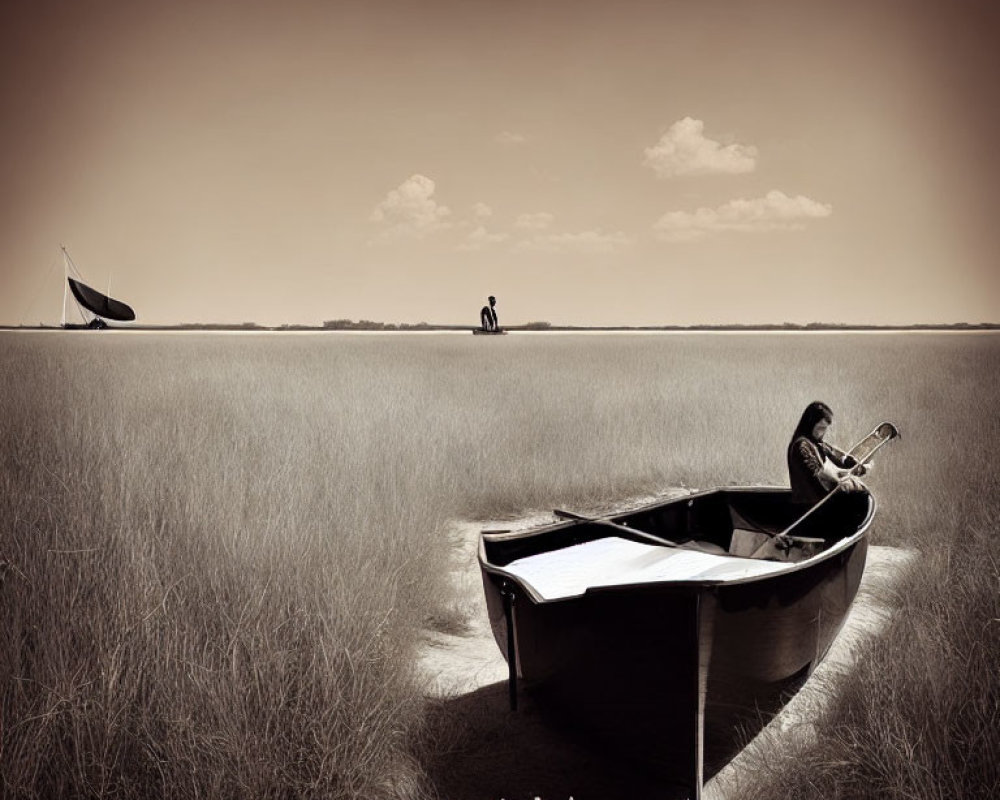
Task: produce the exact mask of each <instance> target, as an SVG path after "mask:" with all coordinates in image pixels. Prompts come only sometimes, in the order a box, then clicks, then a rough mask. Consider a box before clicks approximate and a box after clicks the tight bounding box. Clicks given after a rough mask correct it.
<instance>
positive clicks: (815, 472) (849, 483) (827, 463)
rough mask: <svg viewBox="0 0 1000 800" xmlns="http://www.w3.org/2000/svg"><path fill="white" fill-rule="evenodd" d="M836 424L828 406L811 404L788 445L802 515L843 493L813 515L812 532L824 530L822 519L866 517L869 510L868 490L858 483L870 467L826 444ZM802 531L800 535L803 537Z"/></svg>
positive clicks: (794, 498) (790, 470)
mask: <svg viewBox="0 0 1000 800" xmlns="http://www.w3.org/2000/svg"><path fill="white" fill-rule="evenodd" d="M832 424H833V411H832V410H831V409H830V406H828V405H827V404H826V403H820V402H815V403H810V404H809V405H808V406H806V410H805V411H803V412H802V417H801V419H799V424H798V426H797V427H796V428H795V433H794V434H792V441H791V442H790V443H789V445H788V454H787V455H788V478H789V482H790V483H791V486H792V504H793V506H795V507H796V508H797V509H798V511H799V515H801V514H803V513H805V512H806V511H808V510H809V509H810V508H811V507H812V506H815V505H816V504H817V503H819V502H820V501H821V500H823V498H825V497H826V496H827V495H828V494H830V492H832V491H834V490H835V489H841V490H842V492H843V497H842V499H841V500H839V501H838V500H837V498H831V502H829V503H826V504H825V506H824V508H823V509H821V511H823V512H824V513H823V514H822V515H813V516H812V517H811V519H810V521H811V522H812V524H811V525H810V527H811V528H814V529H816V528H821V527H822V524H821V522H822V519H823V518H827V515H832V514H852V515H853V514H857V513H863V511H864V509H866V508H867V498H866V497H865V494H866V493H867V489H866V488H865V485H864V484H863V483H862V482H861V481H860V480H859V479H858V477H857V476H858V475H864V474H865V472H866V467H865V466H863V465H859V464H858V462H857V461H856V460H855V459H854V458H853V457H852V456H850V455H848V454H847V453H845V452H844V451H843V450H840V449H838V448H836V447H834V446H833V445H832V444H830V443H829V442H827V441H826V440H825V436H826V433H827V431H828V430H829V429H830V426H831V425H832ZM801 532H802V531H800V533H801Z"/></svg>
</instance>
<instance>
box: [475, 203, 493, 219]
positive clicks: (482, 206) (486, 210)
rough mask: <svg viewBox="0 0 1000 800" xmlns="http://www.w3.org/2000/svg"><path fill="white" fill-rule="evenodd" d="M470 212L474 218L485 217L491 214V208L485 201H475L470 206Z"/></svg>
mask: <svg viewBox="0 0 1000 800" xmlns="http://www.w3.org/2000/svg"><path fill="white" fill-rule="evenodd" d="M472 214H473V216H475V217H476V219H486V217H492V216H493V209H492V208H490V207H489V206H488V205H486V203H476V204H475V205H474V206H473V207H472Z"/></svg>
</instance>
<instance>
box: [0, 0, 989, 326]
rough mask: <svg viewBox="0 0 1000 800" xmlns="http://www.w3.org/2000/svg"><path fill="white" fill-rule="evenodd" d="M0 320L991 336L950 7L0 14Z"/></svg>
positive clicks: (205, 2) (964, 92)
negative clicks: (74, 288)
mask: <svg viewBox="0 0 1000 800" xmlns="http://www.w3.org/2000/svg"><path fill="white" fill-rule="evenodd" d="M2 8H3V11H2V14H3V21H2V25H0V61H2V72H0V114H2V126H0V165H2V176H3V191H2V194H0V281H2V284H0V287H2V291H0V323H4V324H22V323H23V324H35V323H38V322H39V321H42V322H46V323H54V322H58V321H59V317H60V312H61V307H62V294H63V292H62V270H63V268H62V264H61V256H60V251H59V245H60V244H65V245H66V246H67V248H68V249H69V252H70V254H71V255H72V256H73V258H74V261H75V263H76V264H77V266H78V267H79V268H80V270H81V272H82V273H83V275H84V278H85V280H87V281H88V282H89V283H91V284H92V285H93V286H94V287H95V288H97V289H99V290H101V291H104V290H107V289H108V288H109V287H110V292H111V294H112V295H114V296H116V297H118V298H120V299H122V300H124V301H126V302H128V303H130V304H131V305H132V306H133V307H134V308H135V309H136V311H137V313H138V316H139V321H140V322H146V323H150V324H159V323H174V322H197V321H201V322H210V321H211V322H243V321H255V322H259V323H262V324H280V323H286V322H287V323H308V324H318V323H320V322H322V321H323V320H328V319H336V318H351V319H361V318H366V319H374V320H382V321H388V322H420V321H428V322H439V323H468V324H470V325H473V324H477V323H478V312H479V308H480V307H481V306H482V304H483V302H484V300H485V297H486V295H488V294H494V295H496V296H497V298H498V305H497V309H498V311H499V314H500V320H501V323H509V324H515V323H524V322H529V321H533V320H548V321H550V322H552V323H557V324H579V325H614V324H625V325H649V324H653V325H655V324H693V323H701V322H708V323H725V322H741V323H757V322H784V321H791V322H810V321H826V322H845V323H885V324H905V323H912V322H955V321H968V322H979V321H994V322H997V321H1000V268H998V267H1000V264H998V257H997V253H998V252H1000V223H998V222H997V220H996V211H995V206H996V200H995V195H996V188H995V187H996V186H997V185H998V180H997V178H998V177H1000V176H998V172H1000V170H998V169H997V166H998V157H997V147H998V142H1000V104H998V103H997V99H996V98H997V88H996V84H997V80H998V78H1000V54H998V49H997V48H996V46H995V43H996V41H997V37H998V34H1000V12H998V11H997V10H996V6H995V4H994V3H990V2H985V0H984V1H983V2H972V0H959V2H952V3H944V2H918V1H916V0H912V1H910V2H900V1H898V0H893V1H892V2H886V1H884V0H869V1H868V2H852V1H850V0H847V1H843V0H842V1H841V2H826V1H824V2H818V1H814V0H768V1H767V2H764V1H761V2H710V1H708V0H702V1H701V2H669V1H661V2H637V1H635V0H622V1H621V2H610V0H602V1H601V2H591V0H573V1H572V2H570V1H569V0H565V1H564V2H546V1H545V0H536V1H535V2H520V0H492V2H477V0H426V1H425V2H379V0H369V1H368V2H339V1H337V0H330V1H329V2H319V1H318V0H316V1H315V2H307V1H306V0H290V1H289V2H254V1H253V0H250V1H247V0H241V1H240V2H237V0H198V1H197V2H192V1H190V0H174V1H173V2H169V3H168V2H148V3H145V2H144V3H136V2H124V0H119V1H116V0H110V1H106V0H89V1H88V2H86V3H82V2H78V1H77V2H74V1H72V0H69V1H65V2H52V1H51V0H34V1H33V2H28V1H25V2H6V3H4V4H3V6H2Z"/></svg>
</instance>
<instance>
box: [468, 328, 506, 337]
mask: <svg viewBox="0 0 1000 800" xmlns="http://www.w3.org/2000/svg"><path fill="white" fill-rule="evenodd" d="M472 332H473V333H474V334H476V335H477V336H506V335H507V331H505V330H504V329H503V328H499V329H498V330H495V331H487V330H484V329H483V328H473V329H472Z"/></svg>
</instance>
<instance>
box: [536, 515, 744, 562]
mask: <svg viewBox="0 0 1000 800" xmlns="http://www.w3.org/2000/svg"><path fill="white" fill-rule="evenodd" d="M552 513H553V514H555V515H556V516H557V517H562V518H563V519H573V520H576V521H577V522H591V523H593V524H594V525H605V526H606V527H609V528H614V529H615V530H616V531H621V532H623V533H633V534H635V535H636V536H641V537H642V538H643V539H646V540H647V541H650V542H654V543H655V544H661V545H663V546H664V547H676V548H677V549H678V550H695V551H697V552H699V553H711V554H712V555H714V556H717V555H724V554H725V553H726V551H725V549H723V548H722V547H719V545H717V544H712V543H711V542H705V543H701V542H685V543H684V544H678V543H677V542H672V541H670V540H669V539H663V538H661V537H659V536H655V535H653V534H652V533H648V532H647V531H641V530H639V529H638V528H630V527H629V526H628V525H620V524H619V523H617V522H611V521H610V520H606V519H594V518H593V517H585V516H583V515H582V514H574V513H573V512H572V511H563V510H562V509H560V508H556V509H553V511H552Z"/></svg>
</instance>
